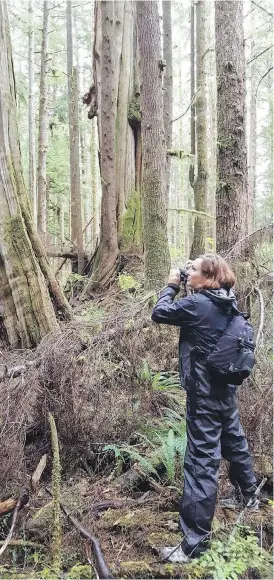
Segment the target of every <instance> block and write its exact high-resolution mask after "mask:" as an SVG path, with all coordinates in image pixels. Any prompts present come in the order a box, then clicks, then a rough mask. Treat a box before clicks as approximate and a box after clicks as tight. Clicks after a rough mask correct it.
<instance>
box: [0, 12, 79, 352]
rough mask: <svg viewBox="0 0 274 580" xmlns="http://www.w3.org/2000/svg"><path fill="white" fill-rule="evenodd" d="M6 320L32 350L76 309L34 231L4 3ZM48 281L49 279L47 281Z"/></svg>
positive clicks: (2, 274) (0, 103) (1, 201)
mask: <svg viewBox="0 0 274 580" xmlns="http://www.w3.org/2000/svg"><path fill="white" fill-rule="evenodd" d="M0 70H1V77H0V158H1V165H0V297H1V298H0V313H1V314H0V317H1V318H2V323H3V325H4V329H5V333H6V339H7V341H8V343H9V344H10V346H11V347H13V348H18V347H19V348H31V347H33V346H36V345H37V343H38V342H39V340H40V339H41V338H42V336H44V335H45V334H47V333H48V332H50V331H52V330H54V329H56V328H58V324H57V320H56V317H55V313H54V309H53V306H52V304H51V301H50V296H49V292H48V290H47V283H48V286H49V290H50V293H51V295H52V298H53V300H54V302H55V305H56V307H57V310H62V314H63V316H64V317H65V316H69V314H70V308H69V306H68V304H67V302H66V300H65V298H64V296H63V294H62V291H61V289H60V288H59V287H58V284H57V282H56V280H55V278H54V277H53V274H52V273H51V271H50V268H49V264H48V262H47V260H46V258H45V254H44V249H43V246H42V244H41V241H40V239H39V237H38V235H37V234H36V232H35V231H34V227H33V222H32V218H31V208H30V202H29V198H28V196H27V192H26V189H25V184H24V180H23V173H22V166H21V155H20V146H19V137H18V128H17V123H16V97H15V84H14V72H13V64H12V56H11V43H10V35H9V26H8V16H7V5H6V3H5V2H0ZM45 278H46V280H45Z"/></svg>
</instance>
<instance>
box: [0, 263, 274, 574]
mask: <svg viewBox="0 0 274 580" xmlns="http://www.w3.org/2000/svg"><path fill="white" fill-rule="evenodd" d="M135 271H136V268H135ZM154 300H155V297H154V296H153V295H152V294H151V293H147V294H145V293H142V292H141V291H139V289H138V281H137V282H136V280H135V279H134V278H132V273H131V272H130V270H129V271H128V273H127V274H126V275H125V276H124V278H123V277H120V280H119V284H116V285H114V286H112V288H111V289H109V290H108V291H107V292H105V293H104V294H102V295H101V296H97V297H96V298H94V300H92V301H90V300H89V301H85V302H80V301H78V300H77V299H74V298H73V297H72V295H71V301H72V302H73V307H74V313H75V318H74V320H73V321H72V322H71V323H69V324H63V325H62V326H61V330H60V332H56V333H53V334H52V335H48V336H47V337H45V339H44V340H43V341H42V343H41V344H40V345H39V347H38V348H37V349H36V351H16V352H11V351H8V350H2V355H3V360H4V364H5V365H6V367H5V368H7V369H11V368H14V367H15V366H17V367H18V365H20V364H26V362H30V361H31V364H30V365H29V366H28V367H27V368H26V370H25V372H23V373H22V372H20V374H19V375H18V376H8V375H7V373H6V375H5V376H2V380H0V396H1V411H0V428H1V431H0V459H1V464H2V472H1V475H0V483H1V490H2V491H1V500H2V501H3V500H4V499H7V498H8V497H18V495H19V493H20V490H22V489H23V488H24V487H29V488H30V489H31V486H30V482H31V475H32V474H33V472H34V470H35V468H36V466H37V465H38V463H39V461H40V459H41V457H42V456H43V455H44V454H46V455H47V466H46V468H45V470H44V472H43V474H42V477H41V481H40V482H39V485H38V486H37V487H36V489H35V490H34V489H31V492H30V500H29V503H28V505H27V506H26V507H24V508H23V509H22V510H21V512H20V513H19V518H18V521H17V524H16V528H15V532H14V534H13V537H12V539H11V541H10V544H9V546H8V548H7V549H6V550H5V552H4V554H3V555H2V556H1V565H0V578H1V579H4V578H54V577H58V575H57V576H56V574H55V575H54V574H53V572H52V568H51V550H52V530H53V527H54V524H53V522H54V519H53V503H52V499H51V496H50V495H49V492H48V491H47V489H46V488H51V477H52V460H51V441H50V432H49V425H48V413H49V412H51V413H52V414H53V416H54V418H55V421H56V426H57V431H58V438H59V447H60V460H61V466H62V478H61V501H62V502H63V504H64V505H65V506H66V507H67V509H68V510H69V513H70V514H71V515H72V516H74V517H76V518H77V519H78V521H80V522H81V524H82V526H83V527H84V528H85V529H86V530H88V531H89V532H90V533H91V534H92V535H93V536H95V537H96V538H97V539H98V540H99V542H100V545H101V549H102V553H103V555H104V559H105V561H106V563H107V565H108V567H109V569H110V571H111V574H112V575H113V577H115V578H217V579H221V578H228V579H229V578H231V579H235V578H272V567H271V566H272V564H271V557H270V552H271V548H272V545H273V525H272V520H273V502H272V500H271V489H272V451H271V439H272V437H271V409H270V405H269V366H268V360H266V357H265V356H262V357H261V358H260V357H259V363H258V368H257V371H256V373H257V374H256V376H255V378H254V380H253V383H252V384H250V385H246V386H245V387H243V388H242V389H241V390H240V410H241V416H242V421H243V425H244V428H245V430H246V433H247V436H248V440H249V444H250V447H251V450H252V453H253V456H254V462H255V471H256V474H257V476H258V479H259V480H260V479H261V478H262V477H266V478H267V481H266V484H265V486H264V489H263V498H264V502H263V504H262V507H261V509H260V510H259V511H258V512H248V513H246V512H245V513H241V510H232V509H221V508H220V507H219V505H218V504H217V509H216V513H215V517H214V522H213V532H212V537H211V540H212V543H211V549H210V550H209V551H208V552H207V556H202V557H201V558H200V559H199V560H193V561H191V563H189V564H185V565H183V566H175V565H172V564H167V563H164V562H163V561H162V560H161V558H160V555H159V548H161V547H163V546H166V545H176V544H178V543H179V541H180V534H179V530H178V508H179V502H180V495H181V491H182V488H183V479H182V465H183V455H184V450H185V445H186V435H185V420H184V413H185V411H184V409H185V393H184V391H182V389H181V388H180V386H179V379H178V372H177V364H178V361H177V347H178V332H177V329H175V328H170V327H164V326H157V325H155V324H153V323H152V322H151V319H150V314H151V308H152V304H153V302H154ZM264 353H265V351H264ZM14 374H16V373H14ZM270 380H271V379H270ZM219 488H220V489H219V494H220V495H224V494H226V493H227V492H229V491H230V489H229V485H228V478H227V465H226V464H225V462H222V463H221V468H220V486H219ZM240 514H241V516H240V520H239V515H240ZM11 519H12V513H11V514H8V515H3V516H2V517H1V516H0V540H1V544H0V550H1V545H3V542H4V540H5V538H6V536H7V534H8V531H9V529H10V526H11ZM61 558H62V573H61V574H60V575H59V577H62V578H96V577H98V573H97V571H96V568H97V566H96V561H95V560H94V556H93V552H92V550H91V548H90V544H88V543H87V542H86V541H85V540H83V538H81V536H80V534H79V531H77V530H76V529H75V528H74V527H73V526H72V524H71V523H70V521H69V520H68V518H67V517H66V516H65V515H62V551H61ZM97 569H98V568H97ZM99 577H102V576H99Z"/></svg>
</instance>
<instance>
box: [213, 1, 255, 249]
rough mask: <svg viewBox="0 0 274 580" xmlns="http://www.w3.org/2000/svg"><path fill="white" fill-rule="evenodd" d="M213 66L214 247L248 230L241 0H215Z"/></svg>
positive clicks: (224, 246)
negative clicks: (215, 214)
mask: <svg viewBox="0 0 274 580" xmlns="http://www.w3.org/2000/svg"><path fill="white" fill-rule="evenodd" d="M215 32H216V72H217V142H218V154H217V191H216V205H217V207H216V211H217V218H216V235H217V244H216V245H217V251H218V252H222V251H225V250H227V249H229V248H231V247H232V246H234V244H236V242H238V241H239V240H240V239H242V238H243V237H244V236H245V235H247V232H248V203H247V202H248V179H247V151H246V106H245V55H244V30H243V2H242V0H234V1H233V2H230V0H223V1H221V0H217V1H216V3H215Z"/></svg>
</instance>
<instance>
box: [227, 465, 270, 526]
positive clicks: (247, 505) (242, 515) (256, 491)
mask: <svg viewBox="0 0 274 580" xmlns="http://www.w3.org/2000/svg"><path fill="white" fill-rule="evenodd" d="M266 480H267V477H263V479H262V481H261V483H260V485H258V487H257V489H256V490H255V492H254V494H253V496H252V498H251V499H254V498H256V497H258V495H259V493H260V491H261V489H262V487H263V486H264V484H265V482H266ZM248 508H249V502H248V503H247V504H246V506H245V507H244V509H243V510H242V511H241V513H240V514H239V516H238V518H237V520H236V523H235V525H234V527H233V530H232V532H231V534H230V536H234V535H235V533H236V531H237V526H238V525H239V524H240V523H241V521H242V519H243V517H244V515H245V513H246V511H247V510H248Z"/></svg>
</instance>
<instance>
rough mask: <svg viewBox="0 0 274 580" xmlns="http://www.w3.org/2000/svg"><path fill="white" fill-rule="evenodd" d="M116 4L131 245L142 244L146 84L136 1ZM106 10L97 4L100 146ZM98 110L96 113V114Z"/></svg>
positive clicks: (121, 221) (124, 222)
mask: <svg viewBox="0 0 274 580" xmlns="http://www.w3.org/2000/svg"><path fill="white" fill-rule="evenodd" d="M110 3H113V12H114V36H115V43H114V46H113V54H112V59H113V66H114V69H113V71H114V79H113V82H114V96H115V103H116V112H115V119H116V121H115V143H116V171H115V174H114V175H113V179H114V180H115V181H116V185H115V187H116V217H117V231H118V241H119V247H120V248H122V249H123V250H128V249H130V248H133V247H135V248H136V247H140V244H141V237H142V235H141V220H140V217H141V211H140V205H141V201H140V180H141V150H140V146H141V132H140V87H139V73H138V57H137V32H136V2H134V1H133V0H126V1H125V0H121V1H119V2H116V1H115V0H110ZM102 27H103V22H102V11H101V2H96V4H95V38H94V59H93V75H94V83H95V89H94V91H95V102H96V104H95V111H96V114H97V116H98V131H99V150H100V151H101V148H102V147H101V142H102V139H103V134H102V114H103V108H102V102H103V94H102V84H101V78H102V62H103V60H104V58H103V52H102V49H103V43H102ZM94 114H95V112H94V111H93V113H92V114H91V116H92V115H94Z"/></svg>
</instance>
